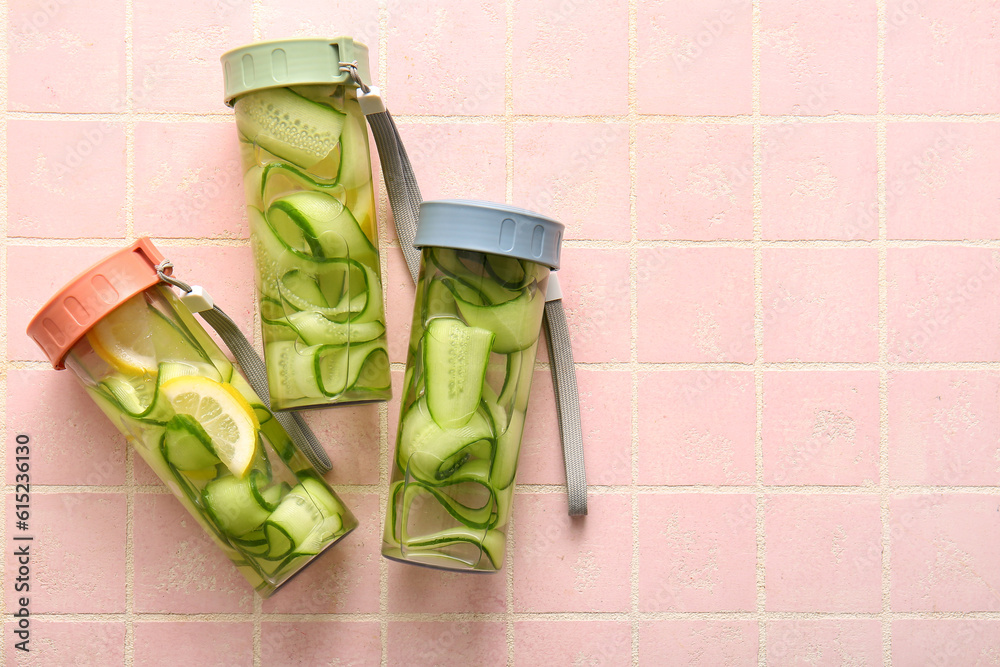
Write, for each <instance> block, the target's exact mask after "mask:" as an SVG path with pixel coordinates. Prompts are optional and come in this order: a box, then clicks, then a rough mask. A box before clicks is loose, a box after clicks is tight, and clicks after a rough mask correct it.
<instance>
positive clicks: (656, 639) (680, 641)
mask: <svg viewBox="0 0 1000 667" xmlns="http://www.w3.org/2000/svg"><path fill="white" fill-rule="evenodd" d="M757 632H758V631H757V623H756V622H754V621H681V620H669V621H640V622H639V664H641V665H660V666H662V667H686V666H687V665H697V664H704V665H732V666H733V667H752V666H753V665H756V664H757V644H758V639H757Z"/></svg>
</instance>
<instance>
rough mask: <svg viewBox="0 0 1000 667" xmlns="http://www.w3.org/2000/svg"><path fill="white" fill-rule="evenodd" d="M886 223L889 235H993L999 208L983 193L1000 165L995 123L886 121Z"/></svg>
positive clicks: (999, 133) (998, 224) (998, 131)
mask: <svg viewBox="0 0 1000 667" xmlns="http://www.w3.org/2000/svg"><path fill="white" fill-rule="evenodd" d="M886 135H887V136H886V150H887V153H888V155H887V165H886V179H887V183H886V227H887V231H888V234H889V238H894V239H956V240H960V239H992V238H995V237H996V236H997V230H998V229H1000V209H998V208H997V206H996V203H995V202H994V201H993V200H992V199H991V198H990V197H987V196H983V195H984V193H987V192H990V188H991V187H992V184H993V180H992V177H993V175H995V174H996V173H997V170H998V168H1000V163H998V161H997V154H998V152H1000V124H998V123H890V124H888V127H887V128H886Z"/></svg>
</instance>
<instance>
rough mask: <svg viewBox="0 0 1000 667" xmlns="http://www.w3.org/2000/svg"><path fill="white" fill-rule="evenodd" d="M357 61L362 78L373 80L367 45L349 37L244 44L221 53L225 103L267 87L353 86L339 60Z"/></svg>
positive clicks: (367, 80)
mask: <svg viewBox="0 0 1000 667" xmlns="http://www.w3.org/2000/svg"><path fill="white" fill-rule="evenodd" d="M355 61H356V62H357V65H358V74H359V75H360V76H361V80H362V81H365V82H369V81H371V76H370V74H369V72H368V47H367V46H365V45H364V44H362V43H361V42H355V41H354V40H353V39H352V38H350V37H335V38H333V39H321V38H314V37H311V38H306V39H279V40H274V41H270V42H257V43H256V44H249V45H247V46H241V47H240V48H238V49H233V50H232V51H227V52H226V53H224V54H222V74H223V77H224V80H225V89H226V96H225V99H226V104H228V105H229V106H232V105H233V101H234V100H235V99H236V98H237V97H239V96H240V95H245V94H246V93H252V92H254V91H257V90H265V89H267V88H283V87H285V86H303V85H309V84H319V85H330V84H338V83H339V84H350V85H354V82H353V80H352V78H351V74H350V73H349V72H345V71H343V70H341V69H340V63H342V62H346V63H350V62H355Z"/></svg>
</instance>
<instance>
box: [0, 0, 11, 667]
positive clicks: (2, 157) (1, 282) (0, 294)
mask: <svg viewBox="0 0 1000 667" xmlns="http://www.w3.org/2000/svg"><path fill="white" fill-rule="evenodd" d="M0 15H2V16H4V17H5V19H4V21H3V28H0V30H2V32H3V34H2V36H0V98H3V105H2V106H0V113H2V114H3V119H2V125H3V127H2V128H0V183H2V184H3V185H2V187H0V304H3V305H2V309H0V352H2V353H3V357H2V362H0V421H2V425H3V432H4V433H5V434H6V433H7V428H8V427H9V423H8V419H7V379H8V377H9V376H10V361H9V360H8V358H7V356H8V355H7V303H8V302H7V191H8V189H9V187H10V181H8V180H7V124H8V122H9V112H8V109H7V105H8V98H7V44H8V42H9V40H10V20H9V10H8V7H7V0H0ZM5 441H6V440H5ZM5 453H6V452H5ZM0 479H2V480H3V481H4V482H5V483H6V481H7V456H6V455H5V456H3V457H0ZM0 512H3V516H4V518H5V520H4V521H3V522H2V524H0V543H2V544H3V545H4V550H5V551H7V521H6V517H7V494H6V493H4V494H3V496H2V497H0ZM5 564H6V558H4V559H3V561H0V566H5ZM0 614H2V615H3V618H6V617H7V595H6V591H4V595H0ZM0 662H2V663H3V664H5V665H6V664H7V642H6V641H4V642H0Z"/></svg>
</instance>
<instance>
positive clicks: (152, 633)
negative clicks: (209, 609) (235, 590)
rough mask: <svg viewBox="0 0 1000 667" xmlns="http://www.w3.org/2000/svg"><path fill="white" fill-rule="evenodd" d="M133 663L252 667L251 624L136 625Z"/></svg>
mask: <svg viewBox="0 0 1000 667" xmlns="http://www.w3.org/2000/svg"><path fill="white" fill-rule="evenodd" d="M134 633H135V637H134V641H135V653H134V655H135V663H136V664H137V665H143V666H146V665H148V666H149V667H159V666H162V667H168V666H169V665H177V664H181V665H184V664H187V665H199V666H201V665H204V667H229V666H230V665H249V664H252V663H253V623H250V622H245V623H233V622H224V621H223V622H220V621H209V622H206V621H180V622H178V621H144V620H137V621H135V629H134Z"/></svg>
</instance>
